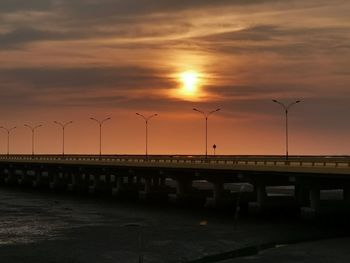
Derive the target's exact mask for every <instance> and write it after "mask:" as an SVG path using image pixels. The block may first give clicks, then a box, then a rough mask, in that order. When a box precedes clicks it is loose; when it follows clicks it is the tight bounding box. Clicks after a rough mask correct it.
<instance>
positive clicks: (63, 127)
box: [54, 121, 73, 156]
mask: <svg viewBox="0 0 350 263" xmlns="http://www.w3.org/2000/svg"><path fill="white" fill-rule="evenodd" d="M54 123H55V124H57V125H59V126H61V128H62V156H64V144H65V138H64V137H65V129H66V127H67V126H68V125H69V124H72V123H73V121H69V122H66V123H61V122H59V121H54Z"/></svg>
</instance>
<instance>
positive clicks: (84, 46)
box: [0, 0, 350, 129]
mask: <svg viewBox="0 0 350 263" xmlns="http://www.w3.org/2000/svg"><path fill="white" fill-rule="evenodd" d="M349 13H350V3H349V1H347V0H334V1H326V0H311V1H301V0H292V1H279V0H218V1H212V0H193V1H188V0H169V1H164V0H88V1H87V0H51V1H50V0H30V1H29V0H1V1H0V62H1V63H0V93H1V96H0V109H2V110H3V111H5V112H7V113H8V114H11V112H15V111H16V110H17V111H24V112H28V113H29V112H30V111H31V110H33V109H36V110H37V109H39V110H42V111H53V112H54V111H55V109H57V108H64V107H67V108H71V107H75V108H79V109H84V110H85V109H91V108H103V109H105V108H106V109H107V108H110V109H115V110H118V109H122V110H130V111H132V112H134V111H135V110H137V109H144V110H146V111H152V109H158V110H162V111H165V112H175V113H176V112H178V113H179V114H180V113H181V114H182V113H183V112H186V111H187V109H191V108H192V107H193V105H197V106H198V107H202V108H214V107H217V105H220V107H222V108H223V109H225V110H223V111H222V113H221V114H222V116H224V118H226V119H231V118H233V119H240V120H247V121H249V120H250V121H251V122H252V123H255V122H259V121H260V122H264V121H266V119H267V118H268V116H274V117H275V118H279V117H280V115H279V114H280V112H279V111H278V110H277V111H276V108H275V107H274V106H275V105H271V104H272V103H271V99H272V98H278V99H281V100H284V101H291V100H294V99H300V98H301V99H303V100H305V101H306V102H305V104H304V105H309V106H303V105H301V106H300V108H299V111H300V112H301V113H303V114H302V115H303V116H304V117H305V119H302V118H301V120H300V121H301V122H302V124H303V126H305V127H309V126H310V125H309V124H308V123H310V122H312V123H313V125H314V126H315V127H318V128H320V127H322V125H328V124H330V123H331V124H332V125H334V127H345V126H347V125H346V124H343V122H342V121H341V120H342V119H344V118H346V111H347V110H350V109H348V106H347V105H348V101H347V100H348V99H350V92H349V85H350V71H349V68H350V62H349V61H350V34H349V32H350V20H349ZM186 70H194V71H198V72H199V73H200V74H201V77H202V79H201V87H200V88H199V91H200V92H202V94H201V95H202V96H199V95H198V97H201V98H202V100H196V99H194V100H192V101H191V99H188V98H187V99H186V98H181V97H176V96H173V92H174V90H176V89H178V88H179V87H181V86H182V83H181V82H180V80H179V77H178V75H179V73H180V72H182V71H186ZM185 109H186V110H185ZM325 109H327V110H325ZM338 111H339V114H338V117H334V116H335V115H337V112H338ZM320 115H321V116H322V117H320ZM337 120H339V123H342V124H335V123H337ZM327 123H328V124H327ZM252 125H253V124H252ZM310 129H311V127H310Z"/></svg>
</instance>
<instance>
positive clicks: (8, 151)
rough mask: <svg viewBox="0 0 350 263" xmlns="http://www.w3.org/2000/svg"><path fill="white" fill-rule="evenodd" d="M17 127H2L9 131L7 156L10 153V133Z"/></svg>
mask: <svg viewBox="0 0 350 263" xmlns="http://www.w3.org/2000/svg"><path fill="white" fill-rule="evenodd" d="M16 128H17V127H16V126H15V127H12V128H10V129H8V128H6V127H3V126H1V127H0V129H4V130H5V131H6V132H7V158H8V157H9V155H10V133H11V131H13V130H14V129H16Z"/></svg>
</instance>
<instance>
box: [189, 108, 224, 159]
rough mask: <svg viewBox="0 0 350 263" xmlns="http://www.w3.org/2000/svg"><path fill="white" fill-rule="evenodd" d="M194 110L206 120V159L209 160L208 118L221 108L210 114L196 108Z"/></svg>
mask: <svg viewBox="0 0 350 263" xmlns="http://www.w3.org/2000/svg"><path fill="white" fill-rule="evenodd" d="M193 110H194V111H197V112H199V113H200V114H202V115H203V117H204V119H205V159H207V158H208V118H209V116H210V115H211V114H213V113H214V112H217V111H219V110H220V108H218V109H216V110H212V111H209V112H204V111H201V110H198V109H196V108H194V109H193Z"/></svg>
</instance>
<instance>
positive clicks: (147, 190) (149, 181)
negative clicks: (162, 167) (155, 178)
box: [145, 178, 152, 194]
mask: <svg viewBox="0 0 350 263" xmlns="http://www.w3.org/2000/svg"><path fill="white" fill-rule="evenodd" d="M151 188H152V179H151V178H145V194H149V193H150V192H151Z"/></svg>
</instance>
